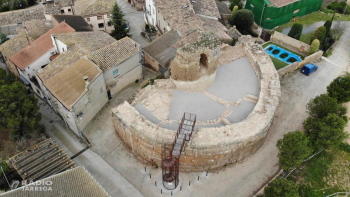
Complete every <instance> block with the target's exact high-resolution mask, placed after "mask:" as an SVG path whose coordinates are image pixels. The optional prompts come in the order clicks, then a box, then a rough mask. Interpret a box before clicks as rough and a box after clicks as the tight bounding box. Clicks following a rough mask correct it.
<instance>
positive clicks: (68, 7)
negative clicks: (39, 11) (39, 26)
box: [44, 0, 74, 20]
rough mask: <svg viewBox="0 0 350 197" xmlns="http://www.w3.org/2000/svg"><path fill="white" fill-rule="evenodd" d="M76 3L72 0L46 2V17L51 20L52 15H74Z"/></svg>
mask: <svg viewBox="0 0 350 197" xmlns="http://www.w3.org/2000/svg"><path fill="white" fill-rule="evenodd" d="M73 6H74V1H72V0H47V1H45V4H44V8H45V17H46V19H47V20H51V15H57V14H60V15H74V9H73Z"/></svg>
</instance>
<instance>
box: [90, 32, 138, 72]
mask: <svg viewBox="0 0 350 197" xmlns="http://www.w3.org/2000/svg"><path fill="white" fill-rule="evenodd" d="M139 51H140V46H139V44H137V43H136V42H135V41H133V40H132V39H131V38H129V37H125V38H122V39H120V40H118V41H115V42H114V43H112V44H110V45H108V46H106V47H104V48H101V49H99V50H97V51H94V52H92V53H90V54H89V55H87V58H89V59H90V60H91V61H93V62H94V63H95V64H97V65H98V66H99V67H100V68H101V70H102V71H106V70H108V69H110V68H112V67H113V66H115V65H118V64H120V63H122V62H123V61H125V60H127V59H128V58H130V57H131V56H133V55H134V54H136V53H138V52H139Z"/></svg>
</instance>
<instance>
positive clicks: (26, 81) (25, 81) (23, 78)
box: [19, 75, 30, 85]
mask: <svg viewBox="0 0 350 197" xmlns="http://www.w3.org/2000/svg"><path fill="white" fill-rule="evenodd" d="M19 77H20V78H21V79H22V81H23V82H24V83H25V84H26V85H29V84H30V83H29V81H28V80H27V79H26V78H25V77H24V76H23V75H21V76H19Z"/></svg>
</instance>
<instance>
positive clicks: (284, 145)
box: [277, 130, 312, 171]
mask: <svg viewBox="0 0 350 197" xmlns="http://www.w3.org/2000/svg"><path fill="white" fill-rule="evenodd" d="M277 148H278V150H279V153H278V158H279V163H280V165H281V167H282V169H283V170H287V171H288V170H291V169H293V168H296V167H297V166H299V165H300V164H301V163H302V162H303V161H304V160H305V159H306V158H308V157H309V156H310V155H311V153H312V149H311V148H310V147H309V139H308V138H307V137H306V135H305V133H304V132H301V131H298V130H297V131H293V132H289V133H287V134H286V135H284V137H283V139H280V140H278V142H277Z"/></svg>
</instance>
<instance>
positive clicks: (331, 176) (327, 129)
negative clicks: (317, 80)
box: [261, 73, 350, 197]
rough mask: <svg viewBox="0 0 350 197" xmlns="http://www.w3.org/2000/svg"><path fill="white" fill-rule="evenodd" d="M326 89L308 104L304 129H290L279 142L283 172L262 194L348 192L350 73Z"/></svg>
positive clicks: (292, 196)
mask: <svg viewBox="0 0 350 197" xmlns="http://www.w3.org/2000/svg"><path fill="white" fill-rule="evenodd" d="M327 91H328V94H321V95H319V96H316V97H315V98H313V99H311V100H310V101H309V103H308V104H307V106H306V109H307V110H306V111H307V112H308V114H309V117H308V118H307V119H305V121H304V122H303V126H304V131H298V130H297V131H292V132H288V133H287V134H285V135H284V137H283V138H282V139H280V140H279V141H278V142H277V145H276V146H277V148H278V150H279V153H278V158H279V164H280V166H281V168H282V169H283V172H282V173H281V174H280V175H279V176H278V177H277V178H276V179H274V180H273V181H271V182H270V183H268V185H267V186H266V187H265V188H264V194H263V195H261V196H264V197H275V196H288V197H297V196H306V197H325V196H330V195H332V196H338V195H334V194H339V193H341V192H343V194H345V193H348V195H349V191H350V181H349V174H350V145H349V144H348V143H347V141H348V139H349V133H348V131H346V130H345V127H346V125H347V124H348V121H349V117H347V114H348V112H347V108H346V107H345V105H344V104H345V103H348V102H349V101H350V74H349V73H348V74H345V75H343V76H340V77H338V78H336V79H334V80H333V81H332V82H331V84H330V85H329V86H328V87H327ZM339 196H340V195H339ZM343 196H344V195H343Z"/></svg>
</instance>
